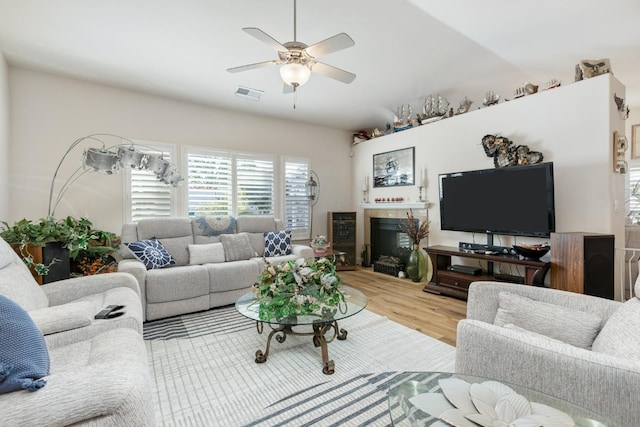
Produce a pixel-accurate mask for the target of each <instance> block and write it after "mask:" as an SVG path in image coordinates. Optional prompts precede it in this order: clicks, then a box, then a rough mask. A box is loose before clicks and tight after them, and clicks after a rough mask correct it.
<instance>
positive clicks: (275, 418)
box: [145, 307, 455, 427]
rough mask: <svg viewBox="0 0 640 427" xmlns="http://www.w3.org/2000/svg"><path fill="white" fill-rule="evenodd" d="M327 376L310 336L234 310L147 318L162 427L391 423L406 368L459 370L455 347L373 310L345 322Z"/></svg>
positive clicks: (332, 347) (155, 397)
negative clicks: (278, 335)
mask: <svg viewBox="0 0 640 427" xmlns="http://www.w3.org/2000/svg"><path fill="white" fill-rule="evenodd" d="M339 326H340V327H341V328H344V329H346V330H347V331H348V337H347V339H346V340H345V341H338V340H335V341H333V342H332V343H330V344H329V357H330V359H332V360H333V361H334V362H335V373H334V374H333V375H325V374H323V373H322V363H321V360H322V358H321V354H320V349H319V348H316V347H314V346H313V343H312V341H311V337H297V336H288V337H287V338H286V340H285V341H284V342H283V343H279V342H277V341H276V340H275V339H273V340H272V343H271V350H270V354H269V359H268V360H267V361H266V362H265V363H263V364H257V363H255V361H254V359H255V352H256V350H258V349H261V350H264V349H265V345H266V340H267V335H268V332H269V331H270V329H269V328H268V326H265V330H264V333H263V335H259V334H258V333H257V331H256V329H255V323H254V322H252V321H250V320H248V319H245V318H244V317H242V316H241V315H240V314H238V313H237V312H236V311H235V309H234V308H233V307H225V308H222V309H213V310H209V311H207V312H202V313H195V314H190V315H185V316H179V317H175V318H172V319H165V320H162V321H157V322H150V323H146V324H145V339H146V341H145V342H146V345H147V350H148V354H149V364H150V368H151V373H152V376H153V378H154V379H155V384H154V389H153V391H152V393H153V401H154V405H155V413H156V423H157V425H164V426H284V425H286V426H323V427H324V426H388V425H390V424H391V420H390V418H389V415H388V403H387V391H388V389H389V387H393V386H395V385H397V380H396V381H394V378H395V377H396V376H397V375H398V374H399V373H401V372H414V371H415V372H425V371H447V372H450V371H453V367H454V358H455V348H454V347H452V346H450V345H448V344H445V343H443V342H441V341H438V340H436V339H433V338H430V337H428V336H426V335H424V334H421V333H419V332H417V331H414V330H412V329H409V328H406V327H404V326H402V325H399V324H397V323H395V322H392V321H390V320H388V319H387V318H386V317H382V316H378V315H376V314H374V313H371V312H369V311H367V310H364V311H362V312H361V313H359V314H357V315H355V316H353V317H350V318H348V319H345V320H343V321H342V322H340V323H339Z"/></svg>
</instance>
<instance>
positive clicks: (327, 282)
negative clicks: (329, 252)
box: [320, 274, 338, 288]
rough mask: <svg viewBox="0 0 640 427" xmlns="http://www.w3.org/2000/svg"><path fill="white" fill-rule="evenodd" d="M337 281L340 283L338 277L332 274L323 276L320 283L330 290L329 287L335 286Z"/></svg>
mask: <svg viewBox="0 0 640 427" xmlns="http://www.w3.org/2000/svg"><path fill="white" fill-rule="evenodd" d="M337 281H338V278H337V277H336V276H334V275H332V274H323V275H322V276H321V277H320V283H321V284H322V286H324V287H325V288H329V287H331V286H333V285H334V284H335V283H336V282H337Z"/></svg>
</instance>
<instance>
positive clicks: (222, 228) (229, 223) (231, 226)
mask: <svg viewBox="0 0 640 427" xmlns="http://www.w3.org/2000/svg"><path fill="white" fill-rule="evenodd" d="M196 224H197V225H198V227H197V228H196ZM235 232H236V219H235V218H234V217H232V216H199V217H198V218H196V219H195V220H194V221H193V234H194V235H198V234H201V235H204V236H218V235H220V234H231V233H235Z"/></svg>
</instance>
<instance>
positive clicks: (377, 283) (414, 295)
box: [339, 269, 467, 345]
mask: <svg viewBox="0 0 640 427" xmlns="http://www.w3.org/2000/svg"><path fill="white" fill-rule="evenodd" d="M339 274H340V276H341V277H342V283H343V284H345V285H348V286H351V287H353V288H356V289H358V290H360V291H361V292H362V293H364V294H365V295H366V296H367V298H368V299H369V303H368V305H367V309H368V310H370V311H372V312H374V313H376V314H379V315H381V316H386V317H387V318H389V319H390V320H393V321H394V322H397V323H400V324H402V325H404V326H406V327H408V328H411V329H415V330H416V331H419V332H422V333H424V334H427V335H429V336H431V337H433V338H436V339H438V340H440V341H443V342H445V343H447V344H451V345H455V344H456V327H457V325H458V320H460V319H464V318H465V317H466V310H467V303H466V301H462V300H458V299H455V298H450V297H446V296H441V295H434V294H430V293H427V292H423V291H422V288H423V287H424V282H422V283H414V282H412V281H411V280H409V279H398V278H396V277H393V276H390V275H388V274H382V273H375V272H373V271H371V270H367V269H358V270H356V271H340V272H339Z"/></svg>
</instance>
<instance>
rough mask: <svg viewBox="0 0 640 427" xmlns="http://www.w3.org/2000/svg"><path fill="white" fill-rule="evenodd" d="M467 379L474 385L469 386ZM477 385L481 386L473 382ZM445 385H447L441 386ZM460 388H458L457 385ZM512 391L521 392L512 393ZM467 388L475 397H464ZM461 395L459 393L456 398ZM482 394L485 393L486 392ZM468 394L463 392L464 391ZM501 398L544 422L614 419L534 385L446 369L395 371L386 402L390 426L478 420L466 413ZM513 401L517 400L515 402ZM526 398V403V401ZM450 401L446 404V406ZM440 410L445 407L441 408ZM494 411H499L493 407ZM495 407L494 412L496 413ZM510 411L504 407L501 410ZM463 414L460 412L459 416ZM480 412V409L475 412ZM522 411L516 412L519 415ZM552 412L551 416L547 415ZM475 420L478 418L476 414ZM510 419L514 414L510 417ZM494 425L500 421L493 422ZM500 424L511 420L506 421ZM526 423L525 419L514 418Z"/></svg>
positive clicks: (597, 426) (588, 426)
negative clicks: (459, 408)
mask: <svg viewBox="0 0 640 427" xmlns="http://www.w3.org/2000/svg"><path fill="white" fill-rule="evenodd" d="M443 380H444V381H443ZM465 383H467V384H465ZM469 385H471V387H474V389H473V391H469ZM478 385H482V387H478ZM445 388H446V389H447V390H446V391H445V390H444V389H445ZM487 389H489V390H491V391H492V392H494V397H495V396H498V395H499V396H502V397H500V403H496V402H495V401H494V400H492V399H493V398H492V397H491V393H487V391H486V390H487ZM461 390H462V391H461ZM512 392H515V393H516V394H518V395H520V397H517V396H514V394H513V393H512ZM445 393H447V394H449V396H450V397H452V398H453V399H452V400H455V401H456V402H457V406H458V407H461V408H464V409H462V410H461V411H458V410H457V409H456V407H455V406H454V405H453V404H450V403H447V402H449V399H448V398H447V397H445ZM470 394H472V395H473V398H474V399H477V400H474V401H472V400H471V399H468V398H467V397H468V396H469V395H470ZM461 395H462V396H463V397H462V398H461ZM487 395H489V396H488V397H487ZM464 396H467V397H464ZM478 401H479V402H478ZM505 401H508V402H509V405H512V406H513V407H522V405H524V406H525V407H526V406H527V405H529V408H530V410H531V411H530V412H532V413H533V414H534V416H536V417H547V418H539V419H542V420H548V423H544V424H542V425H543V426H547V425H549V426H551V425H553V426H556V425H563V426H565V425H566V426H571V425H575V426H577V427H614V426H615V424H613V423H611V421H610V420H607V419H604V417H602V416H600V415H598V414H596V413H594V412H592V411H589V410H588V409H585V408H582V407H580V406H577V405H574V404H572V403H569V402H567V401H564V400H562V399H559V398H557V397H554V396H551V395H548V394H545V393H540V392H538V391H535V390H532V389H529V388H526V387H522V386H518V385H514V384H510V383H506V382H504V381H493V380H489V379H487V378H481V377H476V376H471V375H462V374H453V373H448V372H407V373H403V374H400V375H398V376H397V377H396V378H395V379H394V381H393V384H391V386H390V387H389V393H388V403H389V415H390V416H391V422H392V424H393V425H394V426H398V427H401V426H407V427H409V426H412V427H415V426H434V427H435V426H438V427H446V426H450V425H454V426H460V427H465V426H478V425H482V423H473V422H472V421H471V420H469V419H468V418H467V417H470V418H474V417H477V416H478V415H474V412H475V411H477V410H478V408H480V407H482V406H483V405H484V404H487V406H485V407H484V409H483V411H484V412H485V413H487V412H491V409H489V410H488V411H487V409H486V408H487V407H489V408H493V409H494V410H495V409H496V408H498V407H499V405H502V406H501V407H502V408H503V409H504V408H505V406H506V405H505V403H504V402H505ZM515 402H517V403H515ZM526 402H528V403H526ZM447 405H449V406H450V407H451V408H453V409H451V408H448V407H447ZM445 411H447V412H446V413H445ZM496 412H499V411H496ZM496 412H494V414H495V413H496ZM505 413H509V411H508V410H506V411H503V412H501V414H503V415H504V414H505ZM461 414H464V415H465V416H462V415H461ZM480 416H481V415H480ZM511 416H512V417H513V414H512V415H511ZM506 417H508V416H506ZM522 417H524V416H523V415H521V416H520V417H518V418H522ZM548 417H551V418H548ZM476 420H477V419H476ZM511 421H513V419H511ZM493 425H502V424H500V423H499V422H496V423H495V424H493ZM504 425H511V424H509V423H508V421H507V422H506V423H505V424H504ZM518 425H529V424H522V423H521V424H518Z"/></svg>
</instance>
